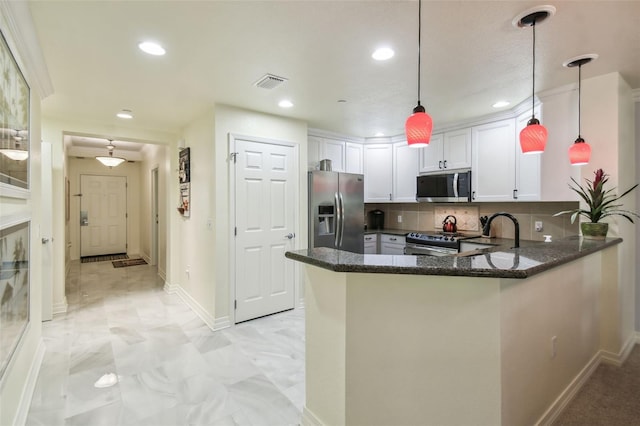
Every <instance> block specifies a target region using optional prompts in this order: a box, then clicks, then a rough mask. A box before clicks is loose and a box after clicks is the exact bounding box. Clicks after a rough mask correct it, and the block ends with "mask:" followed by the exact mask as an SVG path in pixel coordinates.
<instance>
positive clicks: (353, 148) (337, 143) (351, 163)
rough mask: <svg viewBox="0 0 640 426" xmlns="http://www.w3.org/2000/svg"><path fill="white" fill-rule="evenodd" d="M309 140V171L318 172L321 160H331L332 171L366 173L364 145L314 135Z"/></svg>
mask: <svg viewBox="0 0 640 426" xmlns="http://www.w3.org/2000/svg"><path fill="white" fill-rule="evenodd" d="M307 140H308V148H307V151H308V152H307V158H308V168H309V170H318V168H319V167H320V160H324V159H328V160H331V170H333V171H334V172H347V173H358V174H362V173H363V172H364V168H363V162H364V160H363V145H362V144H359V143H352V142H344V141H341V140H337V139H330V138H323V137H319V136H312V135H309V136H308V139H307Z"/></svg>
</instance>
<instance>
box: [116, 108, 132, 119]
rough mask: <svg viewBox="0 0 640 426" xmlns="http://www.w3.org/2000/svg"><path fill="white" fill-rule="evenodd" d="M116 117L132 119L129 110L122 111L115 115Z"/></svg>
mask: <svg viewBox="0 0 640 426" xmlns="http://www.w3.org/2000/svg"><path fill="white" fill-rule="evenodd" d="M116 117H119V118H125V119H131V118H133V113H132V112H131V110H128V109H123V110H122V111H120V112H119V113H117V114H116Z"/></svg>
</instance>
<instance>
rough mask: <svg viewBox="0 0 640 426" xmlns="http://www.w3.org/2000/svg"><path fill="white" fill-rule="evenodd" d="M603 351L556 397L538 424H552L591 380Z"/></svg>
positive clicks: (544, 425) (543, 425)
mask: <svg viewBox="0 0 640 426" xmlns="http://www.w3.org/2000/svg"><path fill="white" fill-rule="evenodd" d="M601 352H602V351H599V352H597V353H596V354H595V355H594V356H593V358H591V360H590V361H589V362H588V363H587V365H586V366H585V367H584V368H583V369H582V370H581V371H580V373H578V375H577V376H576V377H575V378H574V379H573V380H572V381H571V383H569V386H567V387H566V388H565V390H564V391H562V393H561V394H560V395H559V396H558V398H556V400H555V401H553V403H552V404H551V406H550V407H549V408H548V409H547V411H545V413H544V414H543V415H542V417H540V418H539V419H538V421H537V422H536V423H535V424H536V425H540V426H546V425H552V424H553V422H554V421H555V420H556V419H557V418H558V416H559V415H560V413H562V411H563V410H564V409H565V407H566V406H567V404H569V402H571V400H572V399H573V398H574V397H575V396H576V394H577V393H578V391H579V390H580V389H581V388H582V386H584V384H585V383H586V382H587V380H589V377H591V375H592V374H593V372H594V371H596V368H598V366H599V365H600V362H601Z"/></svg>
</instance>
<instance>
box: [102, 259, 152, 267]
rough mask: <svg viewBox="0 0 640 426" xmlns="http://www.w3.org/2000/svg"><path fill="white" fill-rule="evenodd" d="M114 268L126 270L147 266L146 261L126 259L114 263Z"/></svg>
mask: <svg viewBox="0 0 640 426" xmlns="http://www.w3.org/2000/svg"><path fill="white" fill-rule="evenodd" d="M111 263H113V267H114V268H124V267H125V266H136V265H146V264H147V262H145V260H144V259H125V260H114V261H113V262H111Z"/></svg>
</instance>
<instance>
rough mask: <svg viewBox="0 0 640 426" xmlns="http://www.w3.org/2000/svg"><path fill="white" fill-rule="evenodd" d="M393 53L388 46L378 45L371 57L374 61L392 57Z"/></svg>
mask: <svg viewBox="0 0 640 426" xmlns="http://www.w3.org/2000/svg"><path fill="white" fill-rule="evenodd" d="M393 55H395V52H394V51H393V49H391V48H390V47H380V48H378V49H376V50H375V52H373V54H372V55H371V57H372V58H373V59H375V60H376V61H386V60H387V59H391V58H393Z"/></svg>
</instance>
